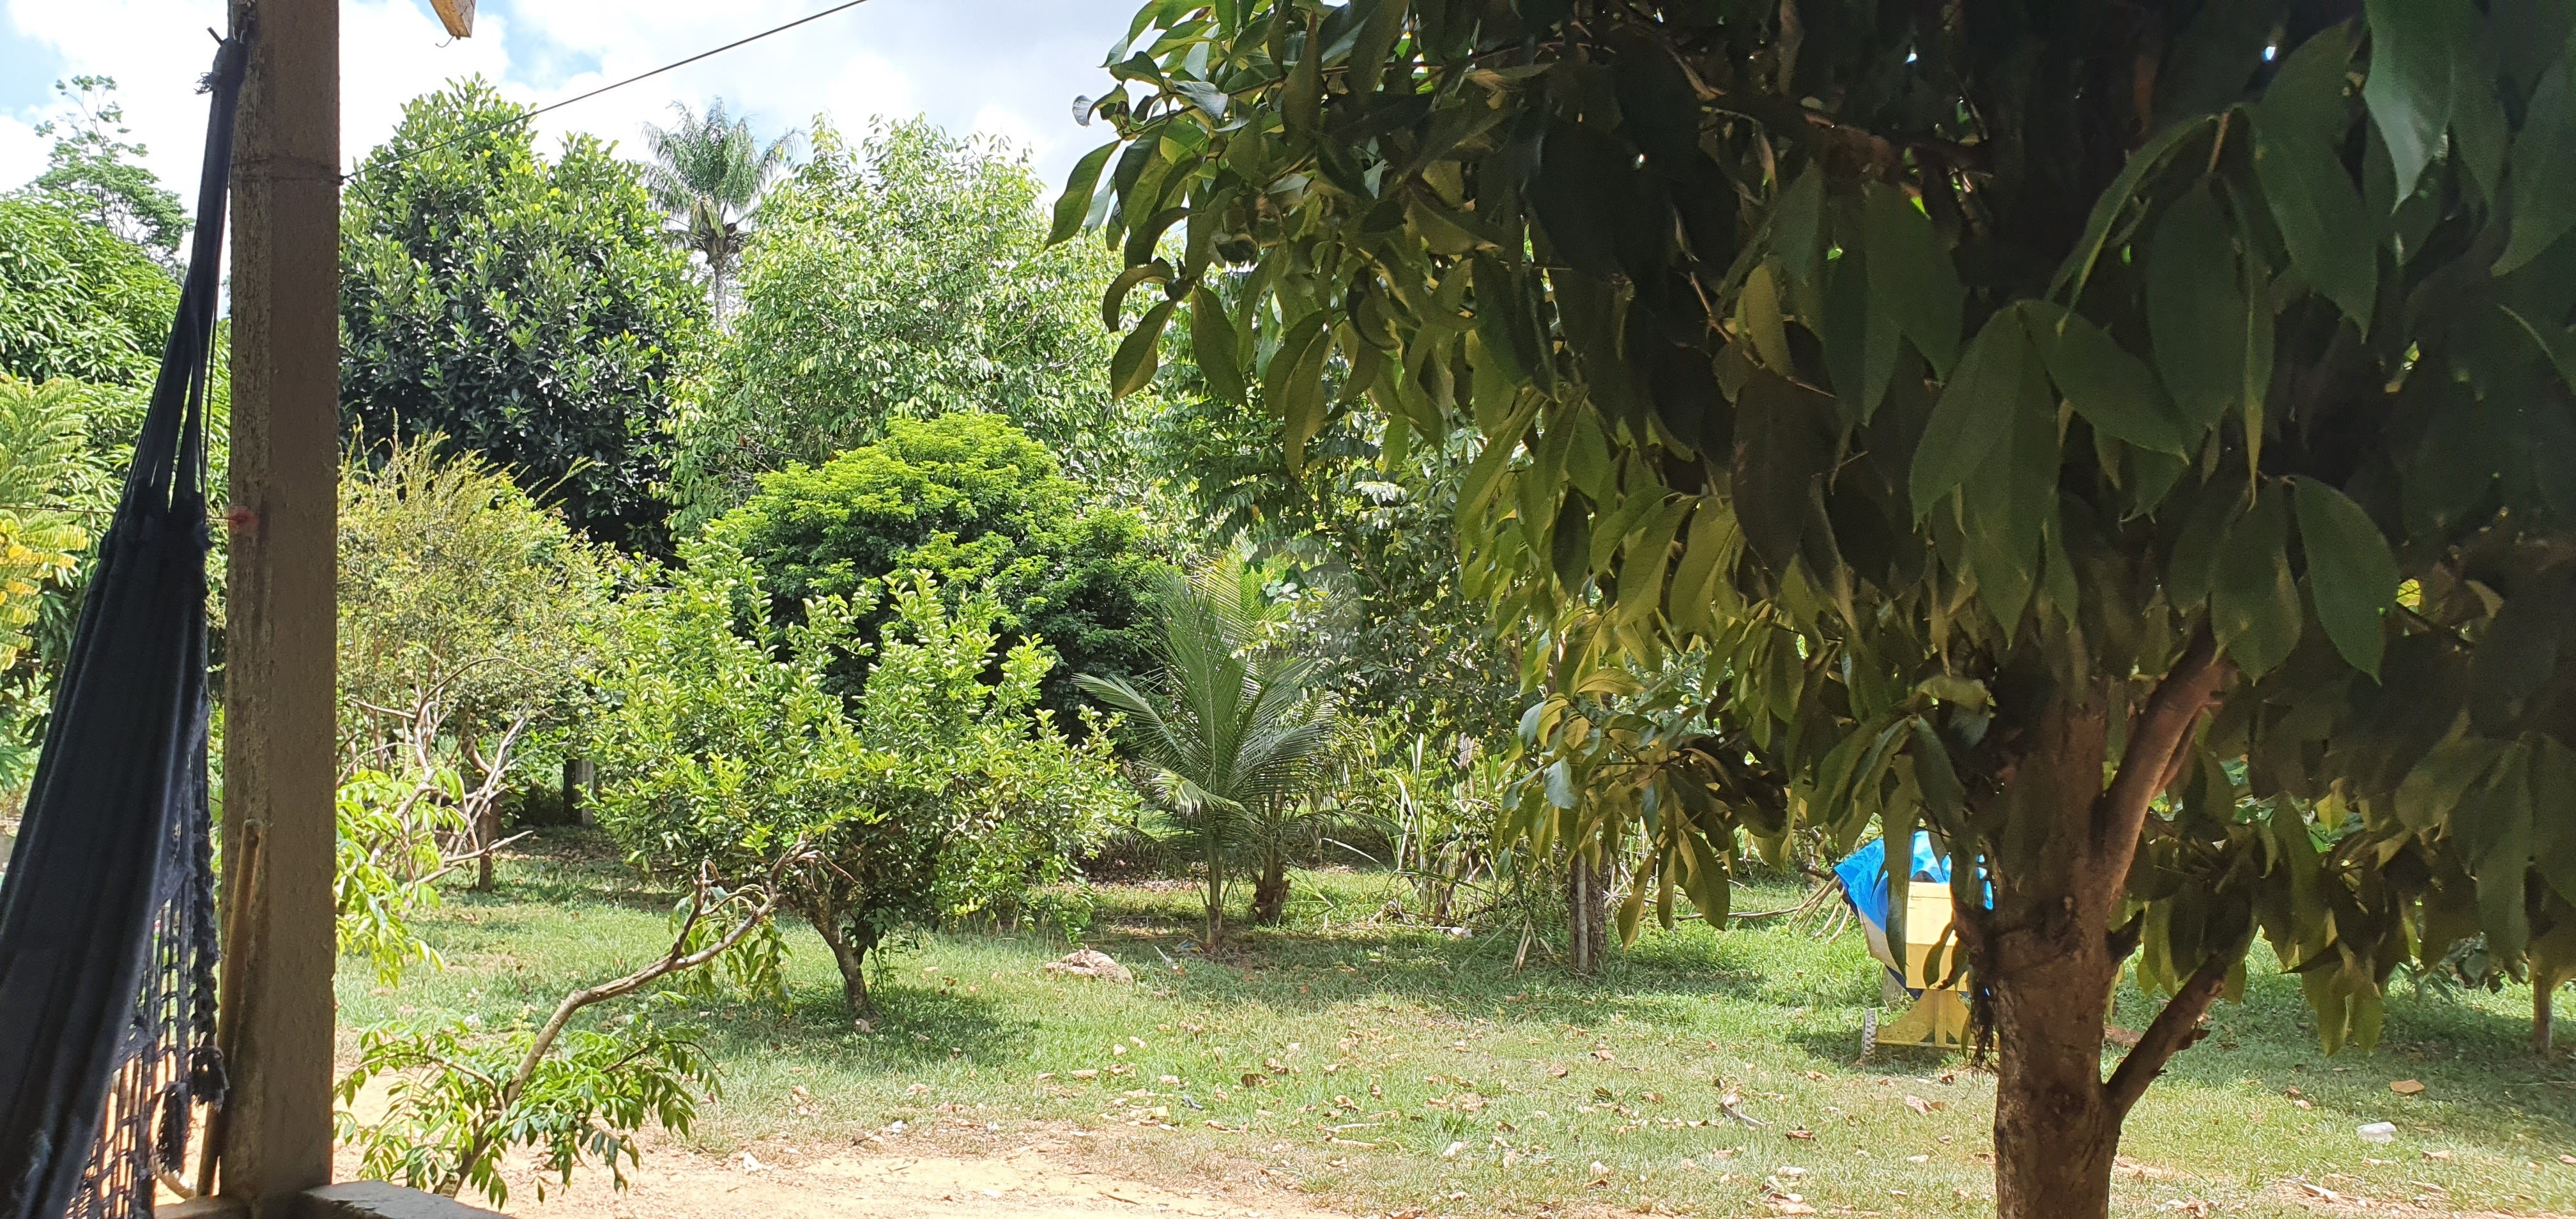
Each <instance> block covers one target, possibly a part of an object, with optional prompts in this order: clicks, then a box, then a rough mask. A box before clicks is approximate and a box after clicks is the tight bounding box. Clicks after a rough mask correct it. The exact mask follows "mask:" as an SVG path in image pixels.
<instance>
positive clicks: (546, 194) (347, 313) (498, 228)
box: [340, 78, 707, 552]
mask: <svg viewBox="0 0 2576 1219" xmlns="http://www.w3.org/2000/svg"><path fill="white" fill-rule="evenodd" d="M525 113H526V108H525V107H521V106H518V105H515V104H513V103H511V102H507V101H504V100H502V99H501V96H500V95H499V93H497V92H496V91H495V90H494V89H493V88H492V86H491V85H489V84H487V83H485V82H484V81H482V80H480V79H479V78H478V79H473V80H467V81H461V82H458V83H455V84H452V85H450V86H449V87H448V88H446V89H444V90H441V91H439V92H437V93H432V94H428V95H426V96H423V97H420V98H416V99H414V100H412V101H411V102H410V103H408V104H407V105H406V106H405V107H404V109H403V120H402V123H401V124H400V125H399V126H398V127H396V128H395V130H394V134H393V136H392V137H391V138H390V139H388V140H386V141H385V143H383V144H382V145H379V146H378V147H377V148H376V149H375V150H374V151H373V152H370V153H369V154H368V155H367V157H366V159H365V160H364V161H363V162H361V163H360V165H359V168H358V172H357V173H356V175H355V176H354V177H353V178H352V179H351V181H350V184H349V187H348V190H347V192H346V203H345V205H344V211H343V215H342V220H341V229H340V231H341V249H340V322H341V345H340V409H341V416H342V419H343V421H344V423H345V424H346V425H347V426H348V427H349V428H350V429H351V430H352V431H353V432H354V433H355V434H356V435H357V436H358V437H359V439H360V442H361V443H363V444H367V445H375V444H379V443H382V442H383V441H385V440H387V439H389V438H392V437H396V436H406V437H408V436H423V435H427V434H429V433H432V432H437V433H440V434H442V435H444V436H445V437H446V438H447V444H448V446H449V447H450V449H451V450H452V451H458V452H473V453H481V454H483V455H484V456H485V457H487V458H489V459H491V460H492V461H494V462H497V463H500V465H502V466H503V467H504V468H506V469H508V470H509V471H510V472H511V474H512V476H513V477H515V478H517V479H518V481H519V485H520V486H521V487H523V488H525V489H526V490H527V491H528V492H529V493H530V494H531V495H533V496H535V497H536V498H537V499H538V500H539V501H540V502H542V503H545V504H547V505H549V506H553V507H557V508H560V509H561V510H562V511H563V513H564V515H565V517H566V518H567V519H569V520H570V521H571V522H572V524H573V526H574V527H575V528H577V529H579V530H581V531H582V532H583V533H585V534H588V535H589V536H590V537H592V538H593V539H596V540H598V541H603V542H609V543H613V544H616V545H619V546H624V547H626V548H628V549H630V550H639V551H646V552H654V551H659V550H661V549H663V548H664V546H665V545H666V533H665V531H664V522H665V518H666V517H667V516H668V515H669V507H668V505H667V504H665V503H664V502H663V500H662V499H661V498H660V493H659V491H658V490H657V489H656V488H657V485H658V484H659V483H660V482H661V481H662V480H663V479H664V478H665V477H666V476H667V471H666V468H665V466H666V463H665V456H664V448H665V445H666V441H667V436H666V432H667V428H668V425H669V423H670V420H671V412H672V402H673V399H674V397H675V395H676V394H677V392H678V389H679V384H680V382H681V380H682V378H684V377H685V376H687V375H688V374H689V372H690V370H691V368H692V365H693V363H694V361H696V360H697V359H698V358H699V349H700V345H701V344H702V342H703V341H704V338H705V335H706V333H707V326H706V315H707V297H706V294H705V293H704V292H702V291H700V290H699V289H698V287H697V285H696V284H695V283H694V282H693V280H692V277H691V276H690V274H689V263H688V253H687V252H686V251H685V250H682V249H678V248H675V247H673V246H672V245H670V244H669V243H668V242H666V241H665V240H664V239H663V237H662V222H663V216H662V213H661V210H660V209H659V208H657V207H655V206H654V204H653V200H652V198H651V196H650V195H649V194H648V193H647V192H646V190H645V188H644V182H643V170H642V168H641V167H640V166H637V165H635V164H634V163H632V162H628V161H624V160H621V159H619V158H618V157H617V156H616V155H614V151H613V149H612V148H611V147H610V146H609V145H607V144H605V143H602V142H600V141H599V140H596V139H593V138H591V137H588V136H575V137H572V138H570V139H568V140H566V141H565V143H564V146H563V148H562V150H561V151H560V153H559V154H557V155H556V156H554V157H552V158H548V157H545V156H541V155H539V154H538V152H537V151H536V148H535V136H534V135H533V134H532V133H531V131H530V129H529V125H528V124H527V123H524V122H517V121H513V120H516V119H519V118H521V117H523V116H524V115H525Z"/></svg>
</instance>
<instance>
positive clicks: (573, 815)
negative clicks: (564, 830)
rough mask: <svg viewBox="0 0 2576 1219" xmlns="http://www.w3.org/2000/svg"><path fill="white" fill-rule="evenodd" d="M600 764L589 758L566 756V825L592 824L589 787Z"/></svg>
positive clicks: (564, 781)
mask: <svg viewBox="0 0 2576 1219" xmlns="http://www.w3.org/2000/svg"><path fill="white" fill-rule="evenodd" d="M597 774H598V766H597V764H595V763H593V762H592V761H591V760H590V759H588V758H565V759H564V764H563V821H564V824H565V825H590V824H592V821H591V814H590V801H589V800H588V798H587V797H588V795H589V792H588V790H587V789H588V788H589V787H590V785H591V783H592V781H593V779H594V776H596V775H597Z"/></svg>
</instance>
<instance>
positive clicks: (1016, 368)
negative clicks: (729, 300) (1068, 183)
mask: <svg viewBox="0 0 2576 1219" xmlns="http://www.w3.org/2000/svg"><path fill="white" fill-rule="evenodd" d="M1039 190H1040V186H1039V183H1038V180H1037V178H1036V177H1035V176H1034V175H1032V174H1031V173H1030V172H1029V169H1028V166H1027V164H1026V163H1025V161H1024V160H1020V159H1015V158H1012V157H1010V156H1008V155H1006V154H1005V152H1004V151H1003V150H1002V149H1000V148H998V147H996V146H993V145H991V144H987V143H984V142H982V141H980V140H975V139H957V138H955V137H951V136H949V135H947V134H945V133H943V132H941V131H940V130H939V129H938V128H936V127H933V126H930V125H929V124H928V123H927V122H925V121H919V120H916V121H912V122H907V123H901V124H897V125H894V126H891V127H885V126H879V127H873V128H871V129H870V130H869V131H868V133H867V134H866V135H865V136H864V137H862V138H860V139H858V140H856V141H853V140H851V139H850V138H849V137H848V136H846V135H844V134H843V133H841V132H840V131H839V130H837V129H835V128H833V127H832V126H831V125H830V124H829V123H827V122H822V121H819V120H818V121H817V122H816V123H815V125H814V132H813V136H812V157H811V158H810V159H809V160H808V161H807V162H806V164H804V165H803V166H801V167H799V168H798V169H797V171H796V172H795V173H794V174H793V175H791V176H789V177H788V178H786V179H784V180H783V181H781V182H780V183H779V184H778V185H777V186H776V187H775V188H773V189H772V190H771V192H770V193H769V194H768V195H767V196H766V198H765V199H764V201H763V203H762V205H761V226H762V227H761V231H760V233H759V235H758V237H757V238H756V239H755V240H754V241H752V242H751V243H750V247H749V249H748V250H747V251H746V252H745V254H744V258H743V263H742V295H743V308H742V312H741V314H740V315H739V316H737V317H736V318H735V319H734V324H735V341H734V342H732V343H730V344H728V345H727V346H726V348H725V351H724V354H723V356H722V358H721V359H720V360H719V361H718V362H717V365H716V367H715V368H714V370H713V371H712V372H711V373H710V374H709V377H708V383H707V386H706V389H705V393H704V396H703V400H702V401H700V402H698V403H696V404H694V405H693V406H692V408H691V410H690V413H689V414H688V416H687V418H686V419H685V420H684V422H683V425H682V427H681V437H682V440H681V452H680V454H679V458H678V466H677V469H676V473H675V478H674V485H675V486H676V487H677V489H678V495H679V497H680V499H681V502H682V507H683V510H684V511H683V514H682V519H681V524H682V527H683V528H684V529H685V528H688V527H690V526H691V525H693V524H694V523H696V522H699V521H703V520H706V519H708V518H710V517H713V516H715V515H717V514H719V513H721V512H723V511H724V510H726V509H728V508H730V507H732V506H733V505H735V504H737V503H740V502H741V501H742V500H743V499H745V498H747V497H748V496H749V495H751V493H752V492H753V490H754V485H755V482H756V479H757V476H758V475H759V474H760V473H762V472H763V471H768V470H776V469H780V468H782V467H784V466H785V465H787V464H788V463H789V462H792V461H801V462H806V463H808V464H816V463H820V462H822V461H824V460H826V459H828V458H829V457H831V456H832V455H833V454H835V453H837V452H840V451H841V450H843V449H846V448H849V447H851V446H854V445H860V444H865V443H868V442H870V441H873V440H876V439H877V438H879V437H881V436H883V435H885V433H886V429H887V427H888V425H889V424H890V423H891V422H892V421H894V420H898V419H925V418H930V417H933V416H937V415H943V414H949V413H952V412H959V411H991V412H993V413H996V414H999V415H1001V416H1003V417H1004V418H1007V419H1009V420H1010V421H1011V422H1013V423H1015V424H1017V425H1018V426H1019V427H1020V428H1021V429H1022V430H1024V431H1026V432H1028V433H1029V434H1030V435H1032V436H1034V437H1036V438H1037V439H1038V440H1039V441H1040V442H1042V443H1043V444H1045V445H1046V446H1047V447H1048V448H1049V449H1051V450H1053V451H1054V452H1056V453H1057V454H1059V455H1061V456H1062V458H1063V460H1064V462H1065V464H1066V466H1067V468H1068V469H1070V471H1071V472H1072V474H1073V476H1074V477H1075V478H1077V479H1080V480H1082V481H1084V482H1087V483H1090V484H1092V485H1095V486H1108V485H1123V484H1124V483H1126V482H1132V481H1134V480H1135V477H1136V475H1135V471H1134V469H1133V467H1132V462H1133V456H1132V455H1133V452H1134V449H1133V447H1132V446H1131V445H1129V444H1128V443H1126V441H1127V439H1128V437H1127V435H1126V433H1127V431H1128V428H1127V426H1126V424H1125V423H1124V421H1123V418H1122V416H1121V415H1120V414H1119V413H1118V411H1117V409H1116V408H1115V407H1114V405H1113V404H1112V402H1111V400H1110V395H1109V384H1108V381H1107V379H1106V378H1105V376H1104V375H1103V374H1104V370H1105V369H1106V368H1107V361H1108V354H1109V348H1108V343H1107V341H1106V339H1105V338H1104V337H1103V336H1102V335H1101V333H1100V331H1099V329H1098V328H1097V327H1094V326H1092V325H1091V324H1090V323H1089V322H1088V321H1087V320H1086V319H1088V318H1090V317H1091V316H1092V310H1093V306H1094V303H1095V302H1096V301H1097V299H1098V298H1099V295H1100V291H1101V289H1102V288H1103V287H1105V286H1106V285H1107V284H1108V282H1109V279H1110V277H1111V276H1112V275H1113V274H1115V271H1116V268H1115V265H1114V263H1113V261H1112V260H1111V259H1109V258H1107V257H1106V256H1105V255H1103V254H1101V253H1100V252H1099V251H1097V250H1090V249H1076V248H1071V247H1066V248H1056V249H1049V248H1047V245H1046V231H1045V227H1044V222H1043V220H1042V219H1041V218H1040V216H1039V214H1038V210H1037V197H1038V194H1039Z"/></svg>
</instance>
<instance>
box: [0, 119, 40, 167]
mask: <svg viewBox="0 0 2576 1219" xmlns="http://www.w3.org/2000/svg"><path fill="white" fill-rule="evenodd" d="M47 147H48V145H47V144H46V143H45V141H44V140H42V139H40V138H38V137H37V135H36V130H35V128H34V126H32V125H31V124H29V123H27V122H26V121H25V120H23V119H19V118H14V117H12V116H10V115H6V114H0V183H15V182H24V181H26V180H27V179H29V178H32V177H35V176H36V175H37V174H40V173H43V172H45V149H46V148H47Z"/></svg>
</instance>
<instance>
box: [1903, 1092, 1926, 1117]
mask: <svg viewBox="0 0 2576 1219" xmlns="http://www.w3.org/2000/svg"><path fill="white" fill-rule="evenodd" d="M1905 1107H1906V1108H1908V1109H1911V1110H1913V1111H1915V1112H1916V1113H1920V1114H1924V1115H1926V1116H1929V1115H1930V1114H1931V1112H1932V1102H1930V1101H1928V1100H1925V1099H1923V1098H1922V1097H1920V1096H1912V1095H1908V1096H1907V1097H1906V1098H1905Z"/></svg>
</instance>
